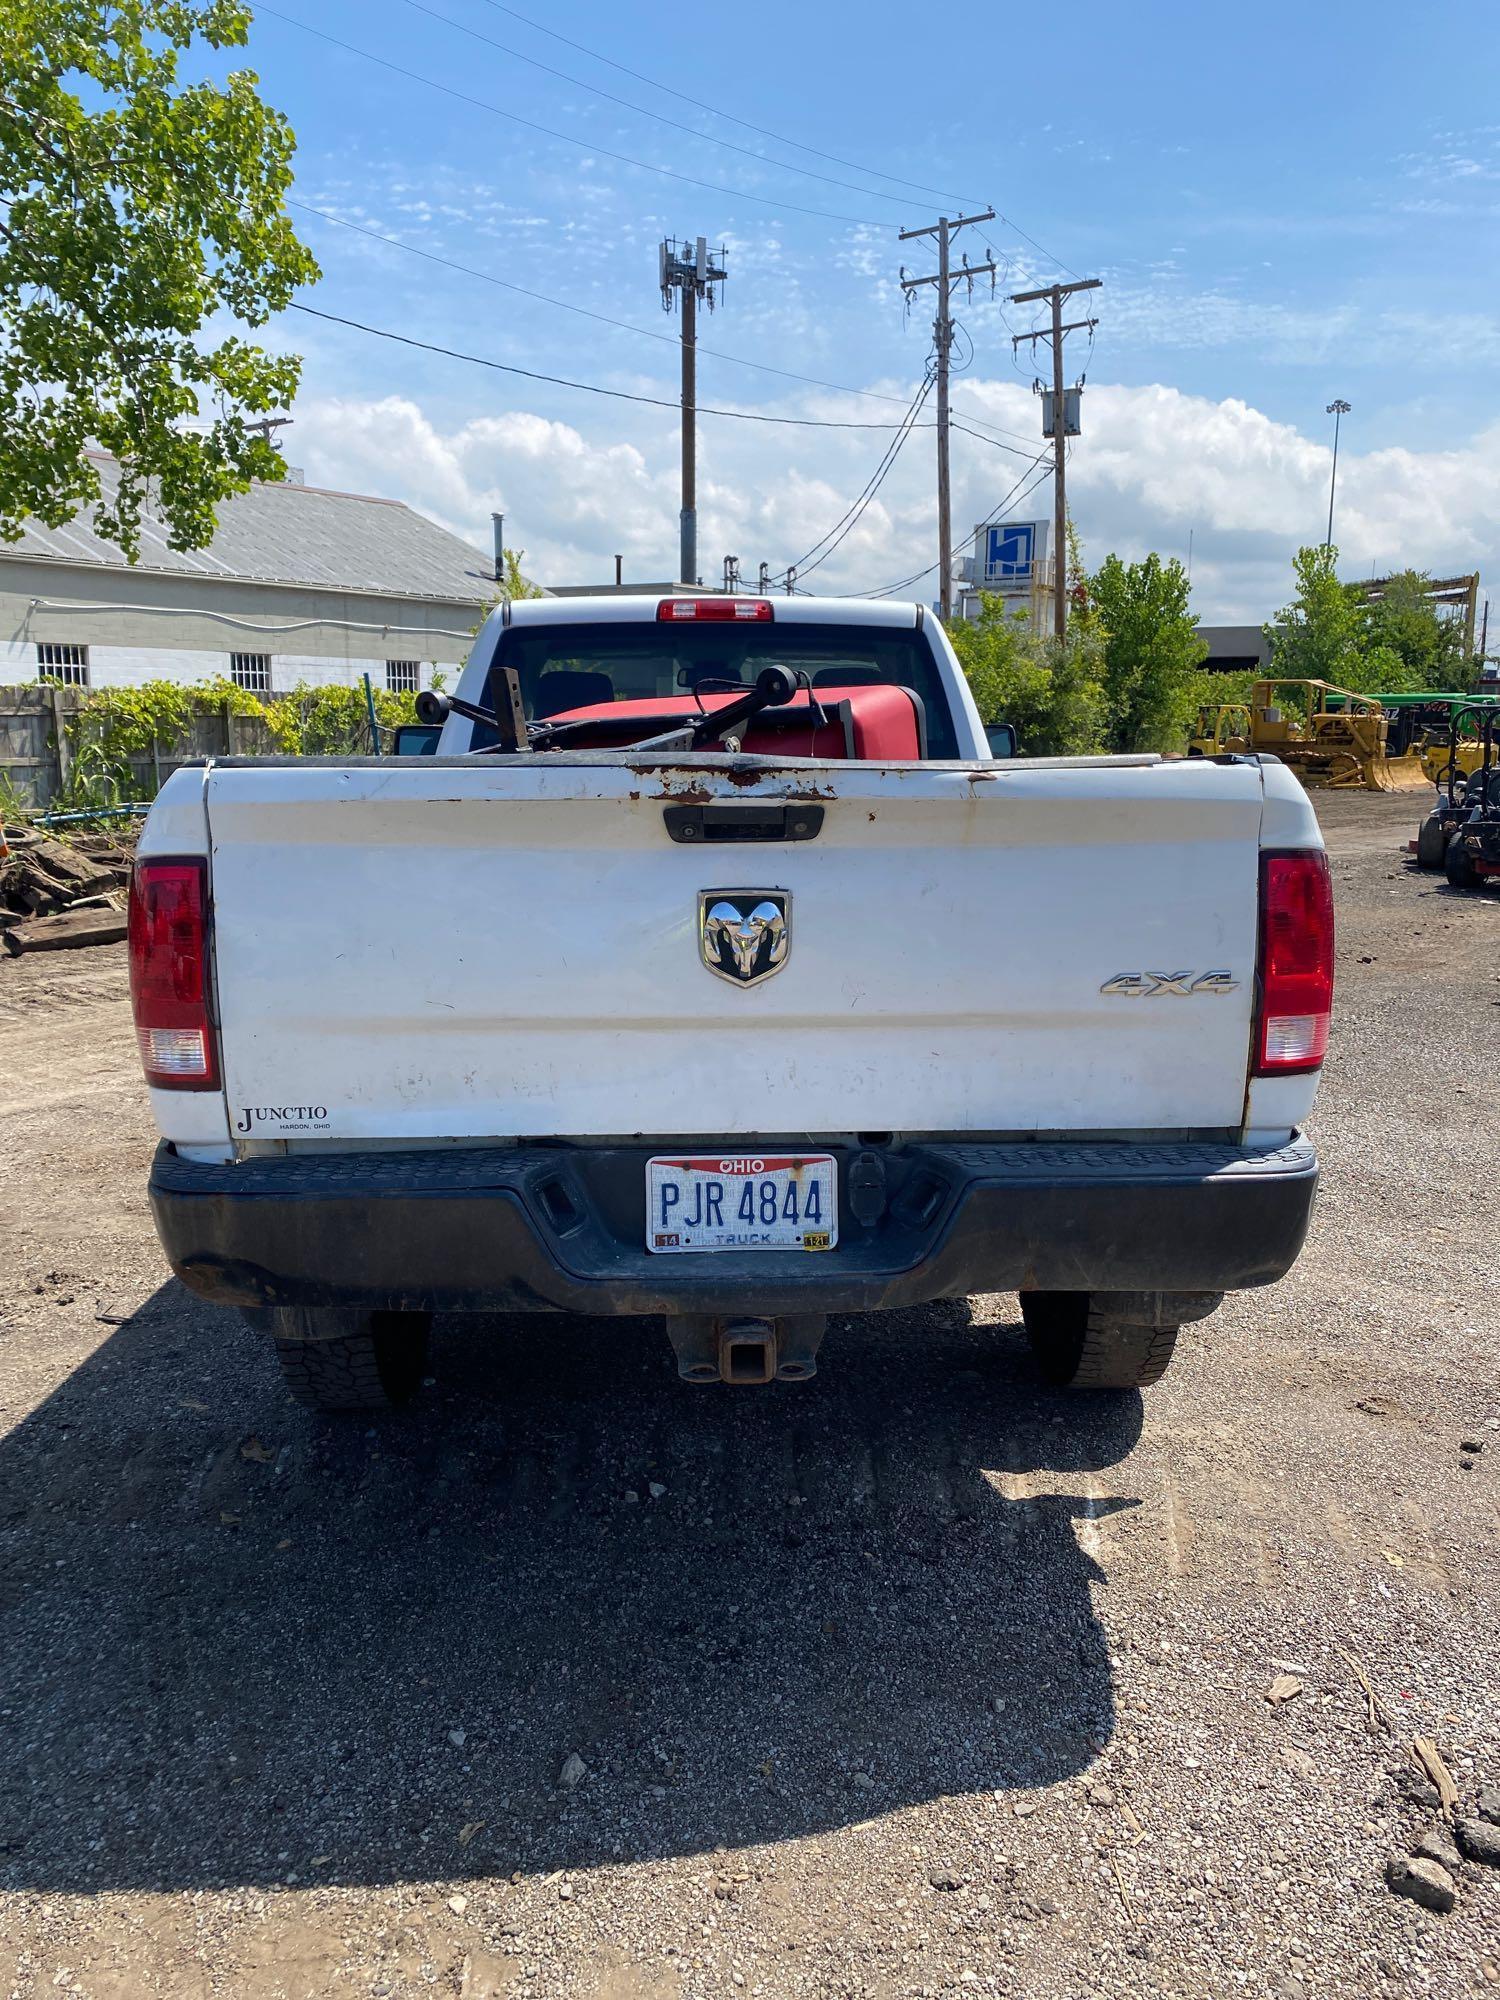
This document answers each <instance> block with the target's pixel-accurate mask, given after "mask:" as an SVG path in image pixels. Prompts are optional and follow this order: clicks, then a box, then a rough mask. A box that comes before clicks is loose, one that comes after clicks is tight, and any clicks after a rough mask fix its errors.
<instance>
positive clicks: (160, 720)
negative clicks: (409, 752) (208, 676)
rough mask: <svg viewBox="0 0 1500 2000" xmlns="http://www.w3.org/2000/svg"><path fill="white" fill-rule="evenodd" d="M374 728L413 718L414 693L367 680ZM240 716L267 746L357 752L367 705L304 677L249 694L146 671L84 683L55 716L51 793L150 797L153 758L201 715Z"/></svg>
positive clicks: (296, 752) (311, 753)
mask: <svg viewBox="0 0 1500 2000" xmlns="http://www.w3.org/2000/svg"><path fill="white" fill-rule="evenodd" d="M374 699H375V716H376V721H377V723H378V725H379V727H380V729H381V731H382V732H384V731H388V730H393V729H395V728H396V727H397V726H398V725H399V724H401V723H403V722H413V721H415V720H416V705H415V696H413V695H410V694H392V693H391V692H390V691H389V690H388V689H385V688H376V689H375V690H374ZM229 716H244V717H248V718H251V719H252V720H255V721H258V722H260V723H262V724H264V726H265V729H266V731H267V734H268V736H269V739H270V744H271V747H272V749H273V750H275V751H277V752H279V753H280V754H281V755H283V756H293V757H339V756H351V757H367V756H369V754H370V752H371V750H372V749H373V748H374V747H375V746H374V745H372V743H371V741H370V718H369V708H368V706H367V703H366V699H365V690H364V687H363V685H361V686H358V687H309V686H307V685H305V684H299V685H298V686H297V687H294V688H292V689H291V690H290V691H289V692H288V693H286V694H284V695H257V694H253V693H252V692H251V691H250V690H249V689H248V688H242V687H238V686H236V685H235V683H234V682H233V681H229V680H223V679H218V680H211V681H201V682H199V683H197V684H196V685H194V686H190V687H184V686H181V685H179V683H177V682H176V681H147V682H145V683H144V684H143V685H142V686H140V687H129V688H121V687H106V688H95V689H92V690H90V691H89V693H88V694H87V695H86V696H85V697H84V700H83V702H82V703H81V705H80V706H79V708H78V709H77V710H76V712H75V713H74V714H73V715H72V716H70V717H69V719H68V721H67V722H66V724H65V725H64V735H65V738H66V743H67V752H68V755H67V760H66V763H67V775H66V777H65V778H64V780H63V783H62V785H61V788H60V790H59V792H58V794H57V796H56V797H55V798H54V800H53V803H54V805H57V806H59V807H62V808H64V809H66V808H81V807H87V806H109V805H118V804H120V803H122V802H123V801H124V800H126V799H136V798H143V797H144V798H149V797H154V796H155V793H156V789H157V776H156V769H155V767H156V764H157V761H158V759H159V760H160V761H161V762H162V763H170V762H173V761H175V760H176V758H177V757H178V756H179V755H180V747H181V746H182V745H183V744H184V743H191V739H192V735H193V731H194V729H195V727H196V726H197V724H199V723H200V722H202V721H203V720H205V719H213V718H223V717H229Z"/></svg>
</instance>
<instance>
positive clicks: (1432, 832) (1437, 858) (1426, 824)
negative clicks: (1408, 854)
mask: <svg viewBox="0 0 1500 2000" xmlns="http://www.w3.org/2000/svg"><path fill="white" fill-rule="evenodd" d="M1447 845H1448V843H1447V840H1446V838H1445V836H1444V834H1443V822H1442V821H1441V820H1440V819H1434V818H1431V817H1429V818H1427V819H1424V820H1423V822H1422V824H1421V825H1420V826H1419V827H1418V828H1417V866H1418V867H1419V868H1434V869H1435V868H1441V867H1442V865H1443V857H1444V854H1445V852H1446V850H1447Z"/></svg>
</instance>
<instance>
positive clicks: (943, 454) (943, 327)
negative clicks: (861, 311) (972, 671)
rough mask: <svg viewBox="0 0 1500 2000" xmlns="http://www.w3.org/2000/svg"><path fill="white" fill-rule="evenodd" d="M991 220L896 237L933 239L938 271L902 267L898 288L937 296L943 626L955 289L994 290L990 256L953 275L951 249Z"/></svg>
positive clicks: (948, 594)
mask: <svg viewBox="0 0 1500 2000" xmlns="http://www.w3.org/2000/svg"><path fill="white" fill-rule="evenodd" d="M994 219H995V211H994V210H993V209H992V208H987V209H986V210H985V211H984V213H983V215H960V216H959V217H958V218H957V219H956V220H955V221H951V222H950V221H949V219H948V217H947V216H946V215H940V216H939V217H938V219H937V221H936V222H934V223H932V224H931V225H930V226H929V227H928V228H926V229H903V230H902V232H901V236H900V241H901V242H903V243H909V242H910V241H911V240H912V238H913V237H914V236H935V237H936V238H937V248H938V267H937V270H936V271H935V272H933V273H932V274H931V275H930V276H928V277H925V278H908V277H907V275H906V266H905V265H904V264H903V265H902V266H901V289H902V291H903V292H904V293H905V294H906V297H907V300H908V302H910V301H911V299H912V298H914V297H915V295H916V294H917V292H918V291H920V290H921V288H922V286H923V285H931V286H933V287H934V289H935V290H936V292H937V313H936V315H935V317H934V319H933V322H932V338H933V345H934V347H935V348H936V350H937V470H938V578H939V590H940V601H941V607H942V615H943V622H944V624H946V623H947V622H948V620H949V619H950V618H951V617H952V615H953V506H952V494H951V489H950V484H949V477H948V360H949V355H950V353H951V350H952V347H953V313H952V310H951V307H952V301H953V287H954V285H955V284H966V285H967V286H968V287H969V291H970V294H971V295H972V293H973V289H974V280H975V279H976V278H982V277H985V276H986V275H987V276H988V278H989V281H990V290H991V291H993V290H994V289H995V260H994V258H993V257H989V258H987V259H986V260H985V262H984V263H983V264H971V263H970V262H969V258H968V253H967V252H965V254H964V260H963V264H962V266H961V267H960V268H959V269H958V270H957V271H955V270H954V269H953V262H952V258H951V257H950V255H949V248H950V245H951V244H952V242H953V239H954V237H955V236H956V235H957V234H958V232H959V230H960V229H966V228H968V226H969V224H970V223H974V222H993V221H994Z"/></svg>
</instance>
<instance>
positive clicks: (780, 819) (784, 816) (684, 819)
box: [662, 805, 823, 847]
mask: <svg viewBox="0 0 1500 2000" xmlns="http://www.w3.org/2000/svg"><path fill="white" fill-rule="evenodd" d="M662 818H663V820H664V821H665V822H666V828H667V833H668V835H669V837H670V838H671V839H673V840H676V841H681V842H683V843H685V844H687V845H690V846H695V847H715V846H719V845H721V844H722V843H725V842H729V841H752V840H816V839H817V837H818V835H819V834H820V833H821V832H822V831H823V808H822V807H821V806H805V805H789V806H761V805H754V806H738V805H723V806H668V807H667V808H666V810H665V811H664V812H663V814H662Z"/></svg>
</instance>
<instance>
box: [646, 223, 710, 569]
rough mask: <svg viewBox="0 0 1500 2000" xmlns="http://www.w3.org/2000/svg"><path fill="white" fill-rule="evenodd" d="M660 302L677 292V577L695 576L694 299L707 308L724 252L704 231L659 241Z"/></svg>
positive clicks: (666, 305) (668, 304)
mask: <svg viewBox="0 0 1500 2000" xmlns="http://www.w3.org/2000/svg"><path fill="white" fill-rule="evenodd" d="M660 271H661V303H662V310H663V311H664V312H670V311H671V310H672V295H673V293H674V292H679V293H681V295H682V533H681V542H680V546H679V553H678V558H677V568H678V577H677V580H678V582H679V583H696V582H697V581H698V301H699V300H700V299H702V300H703V301H704V303H705V304H706V305H707V307H708V309H709V311H710V312H712V311H713V309H714V305H715V293H714V286H715V285H722V284H723V282H724V276H725V273H724V252H723V250H722V249H721V250H720V251H718V253H717V255H715V254H713V253H711V252H710V250H709V247H708V238H707V237H706V236H699V237H695V238H694V239H693V240H692V241H691V242H689V241H688V240H687V239H686V238H684V239H683V241H682V242H680V243H679V242H678V240H677V238H676V237H675V236H669V237H667V238H666V239H665V240H664V241H663V243H662V246H661V254H660Z"/></svg>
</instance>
